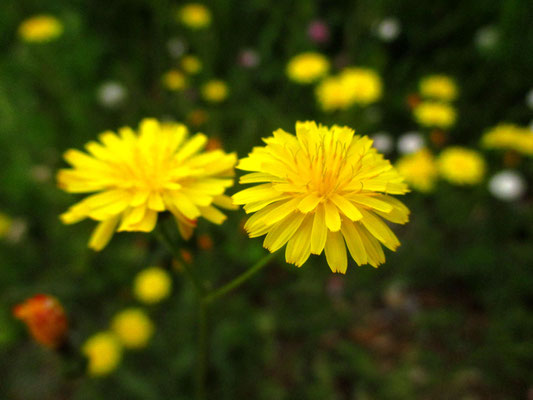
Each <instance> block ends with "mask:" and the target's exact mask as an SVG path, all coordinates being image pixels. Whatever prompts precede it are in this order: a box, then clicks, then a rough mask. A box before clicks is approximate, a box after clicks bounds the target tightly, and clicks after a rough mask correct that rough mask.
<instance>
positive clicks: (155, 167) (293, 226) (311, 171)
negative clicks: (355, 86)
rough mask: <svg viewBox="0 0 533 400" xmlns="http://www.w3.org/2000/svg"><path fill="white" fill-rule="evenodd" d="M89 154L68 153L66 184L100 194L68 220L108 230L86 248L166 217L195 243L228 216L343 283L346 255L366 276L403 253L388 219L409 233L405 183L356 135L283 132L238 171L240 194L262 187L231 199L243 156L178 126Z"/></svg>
mask: <svg viewBox="0 0 533 400" xmlns="http://www.w3.org/2000/svg"><path fill="white" fill-rule="evenodd" d="M99 139H100V140H99V142H89V143H88V144H87V145H86V146H85V149H86V152H82V151H78V150H68V151H67V152H66V153H65V160H66V161H67V162H68V163H69V164H70V165H71V166H72V168H70V169H63V170H61V171H60V172H59V174H58V182H59V186H60V187H61V188H62V189H64V190H65V191H68V192H71V193H91V192H92V193H95V194H92V195H91V196H89V197H87V198H85V199H84V200H82V201H81V202H79V203H77V204H75V205H73V206H72V207H70V208H69V210H67V212H65V213H64V214H62V215H61V219H62V221H63V222H64V223H67V224H70V223H75V222H78V221H81V220H83V219H85V218H90V219H93V220H96V221H99V223H98V225H97V227H96V229H95V230H94V232H93V234H92V236H91V239H90V242H89V246H90V247H91V248H93V249H95V250H100V249H102V248H103V247H104V246H105V245H106V244H107V243H108V242H109V240H110V239H111V237H112V235H113V234H114V232H115V231H143V232H150V231H152V230H153V229H154V227H155V225H156V222H157V218H158V214H159V213H160V212H165V211H169V212H170V213H172V215H173V216H174V218H175V220H176V222H177V225H178V228H179V231H180V233H181V235H182V236H183V237H184V238H185V239H188V238H189V237H190V236H191V235H192V233H193V230H194V228H195V226H196V221H197V220H198V218H200V217H202V218H205V219H207V220H209V221H211V222H213V223H215V224H221V223H222V222H223V221H224V220H225V219H226V216H225V215H224V214H223V213H222V212H221V211H220V210H219V208H225V209H236V208H237V207H238V205H244V210H245V211H246V213H248V214H252V213H253V215H252V216H251V217H250V218H249V219H248V221H247V222H246V225H245V230H246V231H247V232H248V234H249V236H250V237H259V236H263V235H266V237H265V240H264V247H266V248H267V249H268V250H269V251H271V252H274V251H276V250H278V249H280V248H282V247H283V246H285V245H286V251H285V254H286V261H287V262H288V263H292V264H295V265H297V266H301V265H302V264H303V263H305V261H306V260H307V259H308V258H309V256H310V255H311V254H321V253H322V252H323V251H324V252H325V254H326V259H327V262H328V264H329V266H330V268H331V270H332V271H334V272H341V273H345V272H346V269H347V265H348V258H347V252H346V248H348V251H349V253H350V255H351V256H352V258H353V259H354V260H355V262H356V263H357V264H359V265H362V264H367V263H368V264H370V265H372V266H375V267H377V266H378V265H379V264H381V263H383V262H384V261H385V256H384V253H383V249H382V246H381V245H384V246H385V247H387V248H389V249H391V250H395V249H396V248H397V246H399V244H400V243H399V241H398V239H397V238H396V236H395V234H394V233H393V232H392V231H391V229H390V228H389V227H388V225H387V224H386V223H385V222H384V221H383V219H385V220H388V221H390V222H394V223H398V224H404V223H406V222H407V221H408V218H409V210H408V209H407V207H406V206H405V205H404V204H402V203H401V202H400V201H398V200H397V199H395V198H394V197H392V196H391V195H394V194H404V193H406V192H407V191H408V188H407V185H406V184H405V183H404V181H403V178H402V177H401V176H400V175H399V174H398V172H397V171H396V170H395V169H394V167H393V166H392V165H391V164H390V162H389V161H388V160H385V159H384V158H383V156H382V155H381V154H378V153H377V151H376V150H375V149H374V148H373V147H372V140H371V139H369V138H368V137H366V136H358V135H355V132H354V131H353V130H352V129H350V128H348V127H340V126H332V127H330V128H329V127H326V126H322V125H317V124H316V123H315V122H297V123H296V135H293V134H290V133H287V132H285V131H283V130H281V129H278V130H277V131H275V132H274V133H273V136H271V137H268V138H266V139H263V141H264V143H265V145H264V146H261V147H255V148H254V149H253V150H252V152H251V153H250V154H249V155H248V157H245V158H243V159H241V160H240V161H239V162H238V164H237V165H236V168H238V169H241V170H244V171H246V172H247V173H246V174H245V175H243V176H242V177H241V178H240V180H239V182H240V183H241V184H254V186H252V187H250V188H247V189H244V190H241V191H240V192H238V193H236V194H234V195H233V196H232V197H229V196H227V195H226V194H225V191H226V189H227V188H228V187H231V186H232V185H233V178H232V177H233V176H234V168H235V164H236V163H237V156H236V154H235V153H231V154H227V153H225V152H223V151H222V150H214V151H208V152H205V151H203V150H204V147H205V145H206V142H207V137H206V136H205V135H204V134H201V133H197V134H195V135H193V136H190V137H189V134H188V130H187V128H186V127H185V126H184V125H182V124H178V123H160V122H158V121H157V120H154V119H145V120H143V121H142V122H141V123H140V126H139V129H138V131H137V132H136V131H134V130H132V129H131V128H122V129H120V130H119V131H118V134H116V133H113V132H104V133H102V134H101V135H100V137H99Z"/></svg>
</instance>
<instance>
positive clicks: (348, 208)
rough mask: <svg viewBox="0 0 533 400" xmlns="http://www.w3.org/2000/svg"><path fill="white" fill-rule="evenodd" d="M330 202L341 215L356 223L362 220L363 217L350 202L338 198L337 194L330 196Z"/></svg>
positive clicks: (340, 197)
mask: <svg viewBox="0 0 533 400" xmlns="http://www.w3.org/2000/svg"><path fill="white" fill-rule="evenodd" d="M331 201H333V203H335V205H336V206H337V207H339V210H341V211H342V213H343V214H344V215H346V216H347V217H348V218H349V219H351V220H352V221H357V220H360V219H361V218H363V215H362V214H361V212H360V211H359V209H358V208H357V207H356V206H354V205H353V204H352V202H351V201H350V200H346V199H345V198H344V197H342V196H339V195H338V194H333V195H332V196H331Z"/></svg>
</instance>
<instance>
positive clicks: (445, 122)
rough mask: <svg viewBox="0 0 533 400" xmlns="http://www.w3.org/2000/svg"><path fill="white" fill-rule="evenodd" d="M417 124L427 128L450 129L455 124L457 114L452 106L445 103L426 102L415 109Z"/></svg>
mask: <svg viewBox="0 0 533 400" xmlns="http://www.w3.org/2000/svg"><path fill="white" fill-rule="evenodd" d="M414 115H415V119H416V120H417V122H418V123H419V124H420V125H422V126H426V127H436V128H443V129H446V128H450V127H451V126H453V124H454V123H455V119H456V113H455V110H454V109H453V107H452V106H450V105H449V104H445V103H438V102H433V101H426V102H422V103H420V104H419V105H418V106H416V108H415V109H414Z"/></svg>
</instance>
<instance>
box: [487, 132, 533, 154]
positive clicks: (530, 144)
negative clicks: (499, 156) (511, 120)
mask: <svg viewBox="0 0 533 400" xmlns="http://www.w3.org/2000/svg"><path fill="white" fill-rule="evenodd" d="M481 144H482V145H483V147H485V148H487V149H509V150H514V151H517V152H519V153H522V154H526V155H533V131H531V130H530V129H528V128H523V127H521V126H518V125H515V124H499V125H497V126H495V127H494V128H492V129H489V131H488V132H486V133H485V134H484V135H483V137H482V138H481Z"/></svg>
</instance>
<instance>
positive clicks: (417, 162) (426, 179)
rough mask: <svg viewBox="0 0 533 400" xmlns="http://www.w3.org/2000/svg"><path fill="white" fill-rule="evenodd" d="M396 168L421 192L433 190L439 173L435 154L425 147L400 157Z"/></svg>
mask: <svg viewBox="0 0 533 400" xmlns="http://www.w3.org/2000/svg"><path fill="white" fill-rule="evenodd" d="M396 169H397V170H398V173H399V174H400V175H402V176H403V177H404V178H405V181H406V182H407V183H408V184H409V185H410V186H411V187H412V188H413V189H416V190H418V191H420V192H429V191H431V190H433V187H434V186H435V182H436V181H437V178H438V174H439V172H438V169H437V164H436V162H435V158H434V157H433V154H431V152H430V151H429V150H428V149H425V148H424V149H420V150H418V151H417V152H416V153H413V154H408V155H405V156H403V157H402V158H400V159H399V160H398V162H397V164H396Z"/></svg>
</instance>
